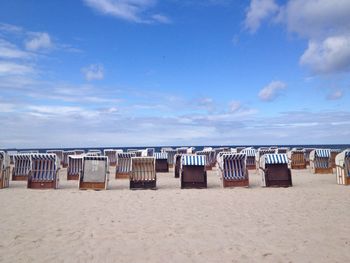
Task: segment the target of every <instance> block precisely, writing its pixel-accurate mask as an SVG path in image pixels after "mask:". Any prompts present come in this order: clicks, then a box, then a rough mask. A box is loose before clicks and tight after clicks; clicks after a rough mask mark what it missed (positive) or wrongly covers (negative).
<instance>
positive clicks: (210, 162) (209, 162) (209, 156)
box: [196, 150, 216, 171]
mask: <svg viewBox="0 0 350 263" xmlns="http://www.w3.org/2000/svg"><path fill="white" fill-rule="evenodd" d="M196 155H201V156H205V169H206V170H207V171H208V170H212V168H213V166H215V163H216V159H215V151H212V150H204V151H198V152H196Z"/></svg>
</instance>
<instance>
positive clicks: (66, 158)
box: [62, 151, 75, 168]
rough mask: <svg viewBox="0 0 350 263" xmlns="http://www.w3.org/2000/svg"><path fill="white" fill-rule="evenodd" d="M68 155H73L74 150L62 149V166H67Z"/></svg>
mask: <svg viewBox="0 0 350 263" xmlns="http://www.w3.org/2000/svg"><path fill="white" fill-rule="evenodd" d="M69 155H75V151H63V160H62V167H63V168H67V167H68V156H69Z"/></svg>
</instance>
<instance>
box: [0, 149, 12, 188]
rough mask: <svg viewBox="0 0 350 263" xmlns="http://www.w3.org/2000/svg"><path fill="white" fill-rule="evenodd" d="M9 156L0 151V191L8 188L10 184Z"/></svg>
mask: <svg viewBox="0 0 350 263" xmlns="http://www.w3.org/2000/svg"><path fill="white" fill-rule="evenodd" d="M10 165H11V160H10V156H8V154H7V153H6V152H4V151H0V189H3V188H8V187H9V184H10V169H11V168H10Z"/></svg>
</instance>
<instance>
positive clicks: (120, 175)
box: [115, 152, 135, 179]
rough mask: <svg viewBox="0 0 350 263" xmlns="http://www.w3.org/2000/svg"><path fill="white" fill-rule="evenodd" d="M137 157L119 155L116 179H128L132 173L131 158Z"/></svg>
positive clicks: (130, 153) (133, 154) (129, 153)
mask: <svg viewBox="0 0 350 263" xmlns="http://www.w3.org/2000/svg"><path fill="white" fill-rule="evenodd" d="M132 157H135V153H133V152H128V153H117V165H116V172H115V178H116V179H128V178H129V176H130V173H131V158H132Z"/></svg>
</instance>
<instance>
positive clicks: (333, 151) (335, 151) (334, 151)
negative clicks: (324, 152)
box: [331, 149, 342, 153]
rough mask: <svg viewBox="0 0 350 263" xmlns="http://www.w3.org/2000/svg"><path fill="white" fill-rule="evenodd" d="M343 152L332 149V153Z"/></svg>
mask: <svg viewBox="0 0 350 263" xmlns="http://www.w3.org/2000/svg"><path fill="white" fill-rule="evenodd" d="M341 152H342V150H340V149H331V153H341Z"/></svg>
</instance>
